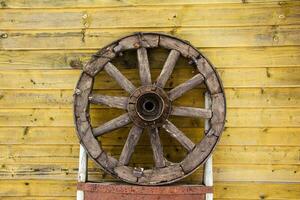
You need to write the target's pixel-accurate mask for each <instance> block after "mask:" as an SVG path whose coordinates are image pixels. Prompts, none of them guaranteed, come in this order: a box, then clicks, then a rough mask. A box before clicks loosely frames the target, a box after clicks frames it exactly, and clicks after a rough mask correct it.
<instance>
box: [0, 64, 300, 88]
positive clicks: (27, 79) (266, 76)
mask: <svg viewBox="0 0 300 200" xmlns="http://www.w3.org/2000/svg"><path fill="white" fill-rule="evenodd" d="M153 71H154V73H153V74H154V76H158V74H159V70H153ZM121 72H122V73H123V74H124V76H126V77H127V78H128V79H129V80H130V81H131V82H132V83H133V84H134V85H138V83H139V81H140V80H139V77H138V76H137V73H136V71H135V70H132V69H127V70H125V69H123V70H121ZM79 73H80V72H79V71H77V70H18V71H13V70H4V71H0V77H1V79H0V88H1V89H22V90H23V89H73V88H74V85H75V83H76V82H77V80H78V78H79ZM218 73H219V74H220V76H221V79H222V81H223V84H224V86H225V88H228V87H231V88H244V87H263V88H265V87H299V85H300V79H299V76H298V74H299V73H300V68H243V69H238V68H233V69H231V68H230V69H219V70H218ZM194 74H195V72H194V71H192V69H175V70H174V72H173V76H172V77H171V79H170V81H169V82H168V83H167V85H166V88H173V87H175V86H177V85H179V84H180V83H183V82H184V81H186V80H187V79H189V78H191V77H192V76H193V75H194ZM10 80H15V81H13V82H11V81H10ZM94 89H105V90H111V89H120V87H119V85H118V84H117V83H116V82H115V81H114V80H113V79H112V78H111V77H109V76H108V75H107V74H105V73H100V74H99V75H98V76H97V77H96V79H95V82H94Z"/></svg>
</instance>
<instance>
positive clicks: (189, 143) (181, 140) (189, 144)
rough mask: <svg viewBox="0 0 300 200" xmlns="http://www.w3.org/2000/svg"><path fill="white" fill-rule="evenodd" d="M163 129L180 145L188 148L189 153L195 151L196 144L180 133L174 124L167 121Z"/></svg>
mask: <svg viewBox="0 0 300 200" xmlns="http://www.w3.org/2000/svg"><path fill="white" fill-rule="evenodd" d="M163 128H164V129H165V130H166V131H167V132H168V133H169V134H170V135H171V136H172V137H173V138H175V139H176V140H177V141H178V142H179V143H180V144H182V146H183V147H184V148H186V149H187V150H188V151H189V152H190V151H192V150H193V149H194V147H195V144H194V143H193V142H192V141H191V140H190V139H189V138H188V137H187V136H186V135H185V134H184V133H183V132H182V131H180V130H179V129H178V128H177V127H176V126H175V125H174V124H173V123H172V122H170V121H169V120H167V121H166V124H164V125H163Z"/></svg>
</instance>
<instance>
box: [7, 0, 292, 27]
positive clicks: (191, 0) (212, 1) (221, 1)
mask: <svg viewBox="0 0 300 200" xmlns="http://www.w3.org/2000/svg"><path fill="white" fill-rule="evenodd" d="M281 2H282V1H280V0H248V1H247V4H246V5H248V4H249V6H251V5H252V4H254V3H259V6H268V5H269V4H271V3H276V4H275V5H277V4H278V7H279V6H284V5H286V4H290V3H293V2H294V1H293V0H286V1H285V3H284V4H282V3H281ZM240 4H241V1H240V0H201V1H197V0H196V1H195V0H165V1H160V0H151V1H149V0H147V1H146V0H143V1H140V0H139V1H137V0H134V1H121V2H120V1H117V2H116V1H114V0H108V1H100V2H94V1H86V0H68V1H54V2H53V1H49V0H32V1H24V0H6V1H5V3H3V5H2V8H11V9H15V8H23V9H24V8H25V9H27V8H31V9H32V8H45V10H46V9H51V8H56V9H57V8H77V9H78V8H85V9H95V8H110V9H111V7H114V8H116V9H117V8H118V9H120V10H121V9H124V7H134V6H147V7H152V6H155V7H157V6H163V8H165V7H172V8H173V7H175V6H186V7H188V8H189V7H191V8H193V7H195V6H197V7H198V6H199V7H205V8H206V7H208V6H212V10H215V9H216V8H215V7H216V6H218V7H221V8H223V7H225V8H227V7H228V5H233V6H239V5H240ZM243 5H244V4H243ZM246 5H244V6H246ZM197 7H196V8H197ZM263 8H264V7H263ZM247 9H248V7H247ZM118 11H119V10H117V11H114V12H118ZM142 11H144V9H142ZM204 11H205V10H204ZM114 12H113V13H114ZM229 13H231V12H229ZM151 14H152V15H151V16H150V17H154V16H153V13H151ZM117 16H119V15H117ZM230 16H231V15H230ZM220 17H221V16H220ZM220 17H218V18H217V19H219V20H220ZM245 18H246V19H248V18H250V17H245ZM260 18H261V17H259V19H260ZM146 19H147V18H146ZM159 19H161V17H160V18H158V20H159ZM192 19H194V20H196V19H197V18H196V19H195V18H192ZM200 19H202V18H201V17H199V20H200ZM255 19H256V18H255ZM158 20H155V19H152V20H149V21H150V22H152V23H153V21H154V22H157V23H158ZM202 20H203V19H202ZM240 20H243V19H240ZM240 20H239V21H240ZM253 20H254V19H253ZM203 21H204V22H203V23H205V22H207V23H209V19H205V20H203ZM127 22H128V21H127ZM191 23H192V22H191ZM253 23H254V24H255V25H256V24H257V23H259V21H254V22H253ZM126 25H127V26H132V25H128V24H126Z"/></svg>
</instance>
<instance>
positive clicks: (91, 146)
mask: <svg viewBox="0 0 300 200" xmlns="http://www.w3.org/2000/svg"><path fill="white" fill-rule="evenodd" d="M81 143H82V145H83V146H85V148H86V149H87V150H88V153H89V154H90V156H92V158H97V157H99V155H100V154H101V153H103V150H102V149H101V147H100V145H99V143H98V141H97V140H96V139H95V137H94V136H93V133H92V129H91V128H90V127H89V128H88V129H87V131H86V133H85V135H84V136H81Z"/></svg>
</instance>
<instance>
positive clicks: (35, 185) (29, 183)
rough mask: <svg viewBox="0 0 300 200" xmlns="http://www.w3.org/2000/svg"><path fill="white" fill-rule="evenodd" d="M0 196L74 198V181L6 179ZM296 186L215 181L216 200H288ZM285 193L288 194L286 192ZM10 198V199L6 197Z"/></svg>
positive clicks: (294, 196)
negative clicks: (268, 199)
mask: <svg viewBox="0 0 300 200" xmlns="http://www.w3.org/2000/svg"><path fill="white" fill-rule="evenodd" d="M0 184H1V188H2V192H1V196H4V198H6V197H11V198H15V199H17V198H18V197H22V198H23V197H29V199H30V198H31V199H32V198H33V197H35V198H36V197H38V198H40V197H45V195H47V196H51V197H52V199H53V196H55V198H56V197H62V196H63V197H64V198H65V197H68V196H71V197H73V196H74V195H75V194H76V192H75V190H76V182H75V181H57V180H55V181H54V180H7V181H2V182H1V183H0ZM299 188H300V184H298V183H291V184H286V183H250V182H216V185H215V189H214V193H215V197H216V198H225V199H239V200H241V199H259V198H261V197H262V196H264V197H266V196H268V198H270V199H291V200H296V199H298V197H299V193H300V191H299ZM287 191H288V192H287ZM9 199H10V198H9Z"/></svg>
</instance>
